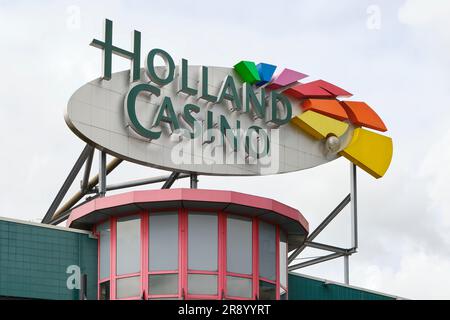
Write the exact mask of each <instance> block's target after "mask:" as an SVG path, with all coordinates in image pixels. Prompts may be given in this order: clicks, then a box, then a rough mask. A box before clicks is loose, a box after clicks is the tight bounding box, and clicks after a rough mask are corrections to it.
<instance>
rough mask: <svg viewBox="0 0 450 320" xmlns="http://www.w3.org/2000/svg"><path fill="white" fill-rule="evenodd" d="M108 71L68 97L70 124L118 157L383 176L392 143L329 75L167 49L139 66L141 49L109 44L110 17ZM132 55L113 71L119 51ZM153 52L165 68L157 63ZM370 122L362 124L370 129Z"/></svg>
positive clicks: (230, 170)
mask: <svg viewBox="0 0 450 320" xmlns="http://www.w3.org/2000/svg"><path fill="white" fill-rule="evenodd" d="M106 32H107V36H106V37H105V39H107V40H105V41H104V42H102V41H99V40H96V39H94V41H93V42H92V45H93V46H95V47H99V48H101V49H102V50H103V53H104V75H103V77H102V78H99V79H96V80H93V81H91V82H89V83H87V84H85V85H84V86H82V87H81V88H79V89H78V90H77V91H76V92H75V93H74V94H73V96H72V97H71V98H70V100H69V103H68V106H67V112H66V116H65V118H66V122H67V124H68V125H69V127H70V128H71V129H72V131H73V132H75V133H76V134H77V135H78V136H79V137H80V138H81V139H83V140H84V141H86V142H87V143H89V144H91V145H93V146H95V147H96V148H98V149H101V150H104V151H106V152H107V153H109V154H112V155H114V156H116V157H118V158H121V159H124V160H128V161H132V162H135V163H139V164H142V165H146V166H151V167H156V168H161V169H166V170H171V171H179V172H195V173H199V174H206V175H264V174H277V173H285V172H292V171H298V170H303V169H307V168H311V167H314V166H318V165H321V164H324V163H327V162H329V161H332V160H334V159H336V158H338V157H339V156H341V155H342V156H344V157H346V158H347V159H349V160H350V161H352V162H353V163H355V164H356V165H358V166H359V167H360V168H362V169H363V170H365V171H367V172H368V173H370V174H371V175H373V176H374V177H376V178H379V177H381V176H383V175H384V173H385V172H386V170H387V169H388V167H389V164H390V161H391V158H392V140H391V139H390V138H389V137H386V136H384V135H381V134H379V133H376V132H374V130H375V131H386V130H387V129H386V127H385V125H384V123H383V121H382V120H381V119H380V117H379V116H378V115H377V114H376V113H375V111H373V109H372V108H371V107H369V106H368V105H367V104H366V103H364V102H359V101H345V100H341V98H342V97H347V98H348V97H350V96H351V94H350V93H349V92H347V91H345V90H343V89H342V88H340V87H338V86H336V85H333V84H331V83H329V82H326V81H323V80H315V81H310V82H307V81H304V79H305V78H307V75H305V74H303V73H301V72H297V71H294V70H291V69H287V68H277V67H276V66H274V65H271V64H268V63H258V64H256V63H254V62H252V61H240V62H238V63H236V64H235V65H234V67H233V68H224V67H211V66H209V67H206V66H192V65H189V62H188V61H187V60H185V59H181V62H180V64H179V65H178V66H177V65H175V63H174V60H173V58H172V57H171V56H170V55H169V54H168V53H167V52H165V51H164V50H162V49H153V50H151V51H150V52H149V53H148V55H147V57H146V61H145V68H140V34H137V33H136V31H135V46H134V52H129V51H126V50H123V49H120V48H117V47H115V46H113V45H112V43H111V41H112V40H111V39H112V22H111V21H109V20H107V25H106ZM113 54H114V55H120V56H122V57H124V58H127V59H130V60H131V61H132V68H131V70H130V71H123V72H118V73H111V58H112V55H113ZM156 58H162V60H163V61H164V65H161V66H156V65H155V60H156ZM363 127H364V128H363Z"/></svg>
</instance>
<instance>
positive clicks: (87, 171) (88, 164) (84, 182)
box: [81, 148, 94, 192]
mask: <svg viewBox="0 0 450 320" xmlns="http://www.w3.org/2000/svg"><path fill="white" fill-rule="evenodd" d="M93 159H94V148H91V151H90V152H89V156H88V158H87V160H86V163H85V164H84V174H83V180H82V181H81V191H83V192H85V191H87V187H88V183H89V176H90V175H91V168H92V160H93Z"/></svg>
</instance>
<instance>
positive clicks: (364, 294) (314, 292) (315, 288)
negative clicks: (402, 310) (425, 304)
mask: <svg viewBox="0 0 450 320" xmlns="http://www.w3.org/2000/svg"><path fill="white" fill-rule="evenodd" d="M288 290H289V300H395V297H392V296H388V295H383V294H381V293H380V294H378V293H373V292H369V291H365V290H363V289H359V288H354V287H349V286H345V285H339V284H336V283H328V282H325V280H318V279H312V278H309V277H303V276H301V275H296V274H292V273H290V274H289V278H288Z"/></svg>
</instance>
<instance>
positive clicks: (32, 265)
mask: <svg viewBox="0 0 450 320" xmlns="http://www.w3.org/2000/svg"><path fill="white" fill-rule="evenodd" d="M70 265H77V266H79V267H80V269H81V273H85V274H87V275H88V285H87V293H88V299H96V296H97V289H96V288H97V240H96V239H94V238H92V237H90V236H89V235H88V234H86V233H78V232H71V231H64V230H61V229H55V228H47V227H42V226H38V225H31V224H24V223H19V222H13V221H8V220H0V296H7V297H21V298H36V299H60V300H73V299H78V296H79V292H78V290H76V289H75V290H69V289H68V288H67V279H68V277H69V276H70V274H68V273H66V271H67V267H68V266H70Z"/></svg>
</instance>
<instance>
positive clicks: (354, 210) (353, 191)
mask: <svg viewBox="0 0 450 320" xmlns="http://www.w3.org/2000/svg"><path fill="white" fill-rule="evenodd" d="M356 182H357V181H356V165H354V164H353V163H351V164H350V197H351V203H350V205H351V207H350V208H351V223H352V247H353V248H354V249H357V248H358V206H357V204H358V202H357V184H356Z"/></svg>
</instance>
